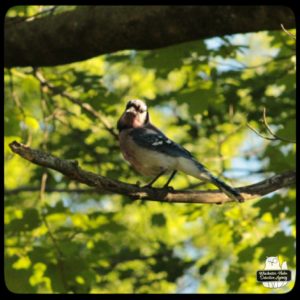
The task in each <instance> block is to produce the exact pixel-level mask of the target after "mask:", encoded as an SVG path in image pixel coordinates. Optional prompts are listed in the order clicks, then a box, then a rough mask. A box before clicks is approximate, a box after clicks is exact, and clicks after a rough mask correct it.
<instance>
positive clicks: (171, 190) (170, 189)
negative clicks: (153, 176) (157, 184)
mask: <svg viewBox="0 0 300 300" xmlns="http://www.w3.org/2000/svg"><path fill="white" fill-rule="evenodd" d="M163 189H164V190H168V191H169V192H173V191H174V188H173V187H172V186H169V185H164V186H163Z"/></svg>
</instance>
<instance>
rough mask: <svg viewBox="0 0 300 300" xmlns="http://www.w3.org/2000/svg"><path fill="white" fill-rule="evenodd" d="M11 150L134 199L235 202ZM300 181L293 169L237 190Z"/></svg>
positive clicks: (248, 195) (252, 192)
mask: <svg viewBox="0 0 300 300" xmlns="http://www.w3.org/2000/svg"><path fill="white" fill-rule="evenodd" d="M9 146H10V148H11V150H12V151H13V152H14V153H16V154H18V155H20V156H21V157H23V158H24V159H26V160H28V161H30V162H32V163H34V164H37V165H39V166H42V167H46V168H50V169H53V170H56V171H58V172H60V173H62V174H64V175H65V176H67V177H69V178H71V179H73V180H76V181H78V182H81V183H84V184H86V185H89V186H92V187H95V188H96V189H99V190H101V191H103V190H105V191H107V192H108V193H116V194H121V195H125V196H128V197H130V198H132V199H133V200H138V199H140V200H151V201H160V202H179V203H210V204H212V203H217V204H219V203H225V202H231V201H232V200H231V199H230V198H228V197H227V196H226V195H225V194H224V193H222V192H221V191H217V190H208V191H189V190H185V191H170V190H167V189H157V188H141V187H139V186H137V185H133V184H127V183H124V182H120V181H117V180H113V179H110V178H107V177H103V176H101V175H97V174H94V173H91V172H87V171H84V170H83V169H81V168H80V167H79V166H78V163H77V162H76V161H67V160H63V159H60V158H58V157H55V156H53V155H51V154H48V153H45V152H42V151H40V150H35V149H31V148H29V147H26V146H25V145H23V144H20V143H18V142H16V141H14V142H12V143H10V144H9ZM295 182H296V172H295V171H289V172H285V173H283V174H279V175H275V176H273V177H270V178H268V179H266V180H264V181H261V182H259V183H256V184H253V185H249V186H245V187H240V188H237V190H238V191H239V192H240V193H241V194H242V196H243V198H244V199H245V200H250V199H254V198H259V197H262V196H264V195H266V194H268V193H271V192H274V191H276V190H278V189H281V188H283V187H287V186H290V185H292V184H294V183H295Z"/></svg>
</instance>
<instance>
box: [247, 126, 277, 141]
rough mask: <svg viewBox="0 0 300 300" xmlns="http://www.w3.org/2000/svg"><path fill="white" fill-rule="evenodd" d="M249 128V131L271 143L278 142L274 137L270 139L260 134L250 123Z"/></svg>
mask: <svg viewBox="0 0 300 300" xmlns="http://www.w3.org/2000/svg"><path fill="white" fill-rule="evenodd" d="M247 127H248V128H249V129H251V130H252V131H253V132H255V133H256V134H257V135H258V136H260V137H261V138H263V139H265V140H269V141H275V140H277V139H276V138H274V137H268V136H264V135H262V134H261V133H259V132H258V131H257V130H256V129H255V128H253V127H252V126H251V125H250V124H249V123H247Z"/></svg>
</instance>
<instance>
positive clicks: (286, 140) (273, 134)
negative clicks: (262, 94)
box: [263, 107, 296, 143]
mask: <svg viewBox="0 0 300 300" xmlns="http://www.w3.org/2000/svg"><path fill="white" fill-rule="evenodd" d="M263 120H264V124H265V126H266V128H267V130H268V131H269V133H270V134H271V135H272V136H273V137H274V138H275V139H278V140H282V141H285V142H288V143H296V141H292V140H289V139H286V138H283V137H281V136H278V135H277V134H275V133H274V132H273V131H272V129H271V128H270V126H269V124H268V123H267V118H266V108H265V107H264V109H263Z"/></svg>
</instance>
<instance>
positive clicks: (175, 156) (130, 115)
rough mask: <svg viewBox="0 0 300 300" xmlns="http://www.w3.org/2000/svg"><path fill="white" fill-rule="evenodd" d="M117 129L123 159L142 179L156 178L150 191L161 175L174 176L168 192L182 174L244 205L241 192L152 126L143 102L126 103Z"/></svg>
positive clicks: (132, 101) (151, 182)
mask: <svg viewBox="0 0 300 300" xmlns="http://www.w3.org/2000/svg"><path fill="white" fill-rule="evenodd" d="M117 128H118V130H119V142H120V148H121V152H122V154H123V156H124V158H125V159H126V160H127V161H129V163H130V164H131V165H132V166H133V167H134V168H135V169H136V171H138V172H139V173H141V174H142V175H144V176H153V177H154V178H153V180H151V181H150V182H149V184H147V185H146V186H147V187H151V186H152V184H153V183H154V182H155V181H156V180H157V179H158V178H159V177H160V176H161V175H163V174H165V173H167V172H172V174H171V176H170V178H169V179H168V181H167V183H166V184H165V186H164V187H166V188H167V187H168V185H169V183H170V181H171V180H172V179H173V177H174V175H175V174H176V172H177V171H181V172H184V173H186V174H188V175H191V176H193V177H196V178H198V179H200V180H203V181H206V182H211V183H213V184H214V185H216V186H217V187H218V188H219V189H221V190H222V191H223V192H224V193H226V195H227V196H228V197H230V198H231V199H234V200H237V201H239V202H243V201H244V199H243V197H242V196H241V195H240V194H239V192H237V191H236V190H235V189H234V188H232V187H230V186H229V185H227V184H226V183H224V182H223V181H221V180H220V179H218V178H216V177H215V176H213V175H212V174H211V173H210V172H209V171H208V170H207V169H206V168H205V167H204V166H203V165H202V164H201V163H199V162H198V161H197V160H196V159H195V158H194V157H193V156H192V154H191V153H190V152H189V151H187V150H186V149H185V148H183V147H182V146H180V145H178V144H176V143H175V142H173V141H172V140H170V139H169V138H167V137H166V136H165V135H164V134H163V133H162V132H161V131H160V130H159V129H158V128H156V127H155V126H154V125H152V124H151V122H150V120H149V113H148V109H147V106H146V104H145V103H144V102H143V101H141V100H131V101H129V102H128V103H127V105H126V109H125V112H124V113H123V114H122V116H121V117H120V119H119V121H118V124H117Z"/></svg>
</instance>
